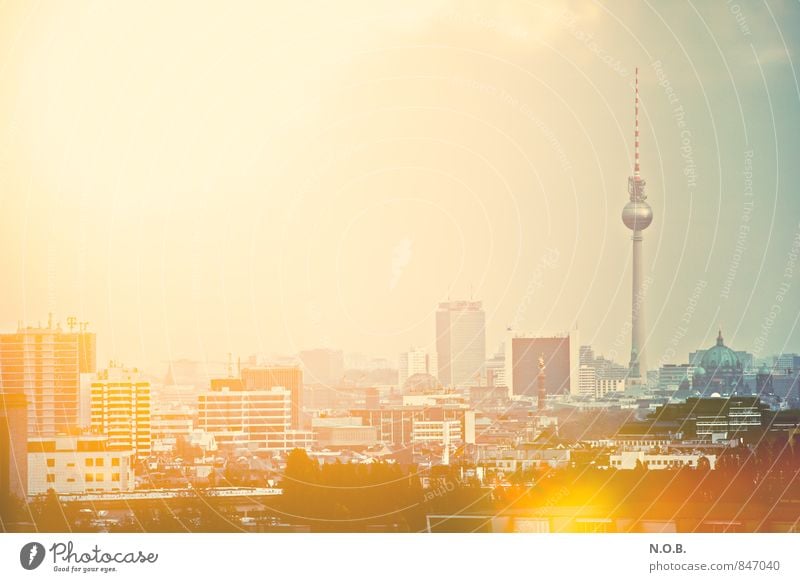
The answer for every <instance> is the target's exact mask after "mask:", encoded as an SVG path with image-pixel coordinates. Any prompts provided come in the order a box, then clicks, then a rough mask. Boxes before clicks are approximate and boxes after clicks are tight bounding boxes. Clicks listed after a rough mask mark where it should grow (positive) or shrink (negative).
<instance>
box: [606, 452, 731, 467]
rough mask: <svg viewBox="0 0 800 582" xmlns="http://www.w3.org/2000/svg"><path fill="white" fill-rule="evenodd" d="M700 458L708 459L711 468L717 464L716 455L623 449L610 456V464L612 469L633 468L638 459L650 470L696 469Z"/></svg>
mask: <svg viewBox="0 0 800 582" xmlns="http://www.w3.org/2000/svg"><path fill="white" fill-rule="evenodd" d="M700 459H706V460H708V463H709V466H710V468H711V469H714V468H715V466H716V464H717V456H716V455H703V454H701V453H692V454H687V453H647V452H644V451H623V452H619V453H615V454H613V455H610V456H609V466H610V467H611V468H612V469H621V470H631V469H635V468H636V462H637V461H638V462H640V463H641V464H642V466H643V467H644V468H645V469H649V470H650V471H658V470H661V469H674V468H679V467H684V466H685V467H691V468H692V469H696V468H697V465H698V463H699V462H700Z"/></svg>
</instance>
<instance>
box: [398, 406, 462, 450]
mask: <svg viewBox="0 0 800 582" xmlns="http://www.w3.org/2000/svg"><path fill="white" fill-rule="evenodd" d="M411 442H412V443H413V444H416V445H421V444H438V445H456V444H474V443H475V412H473V411H470V410H468V411H466V412H465V413H464V418H463V422H462V421H461V420H414V421H413V422H412V424H411Z"/></svg>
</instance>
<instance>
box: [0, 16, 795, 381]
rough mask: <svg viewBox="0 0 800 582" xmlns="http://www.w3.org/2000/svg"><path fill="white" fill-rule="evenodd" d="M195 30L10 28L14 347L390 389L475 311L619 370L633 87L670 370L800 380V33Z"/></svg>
mask: <svg viewBox="0 0 800 582" xmlns="http://www.w3.org/2000/svg"><path fill="white" fill-rule="evenodd" d="M203 4H204V3H197V2H149V3H140V2H136V3H133V2H129V3H124V4H123V3H116V2H107V1H98V2H70V3H54V2H39V3H33V2H22V1H18V2H3V3H2V4H0V73H1V74H2V83H0V209H1V211H2V228H1V229H0V245H2V252H1V253H0V272H1V273H2V276H3V279H2V281H3V282H2V287H1V289H2V302H0V328H2V329H3V330H4V331H8V330H13V329H15V328H16V325H17V321H18V320H25V321H26V322H28V323H30V324H36V323H37V321H39V320H41V321H43V322H44V321H46V319H47V313H48V312H49V311H52V312H54V314H55V317H56V318H57V319H61V320H63V319H65V318H66V316H67V315H71V314H76V315H78V316H80V317H81V318H83V319H86V320H88V321H90V322H91V328H92V329H93V330H95V331H97V332H98V334H99V338H98V345H99V357H100V358H101V361H102V360H105V359H108V358H112V357H113V358H116V359H120V360H123V361H125V362H126V363H128V364H130V365H145V366H156V365H157V364H158V363H159V362H162V361H163V360H166V359H168V358H176V357H192V358H198V359H206V358H207V359H210V360H223V359H225V357H226V356H225V354H226V353H227V352H232V353H233V354H235V355H236V354H239V355H242V356H246V355H248V354H251V353H255V352H257V353H261V354H273V353H293V352H296V351H297V350H298V349H302V348H307V347H315V346H323V345H327V346H336V347H341V348H343V349H345V350H346V351H360V352H365V353H369V354H375V355H385V356H389V357H392V358H394V357H396V354H397V352H399V351H400V350H402V349H404V348H407V347H408V346H409V345H411V344H416V345H423V346H429V347H432V346H433V343H434V328H433V326H434V316H433V314H434V311H435V308H436V304H437V302H438V301H441V300H445V299H446V298H447V297H448V296H449V297H451V298H461V297H468V296H469V295H470V293H471V294H472V296H473V297H474V298H476V299H482V300H483V301H484V304H485V307H486V310H487V321H488V326H489V327H488V331H487V336H488V337H487V339H488V345H487V350H488V352H489V353H492V352H493V351H494V350H495V348H496V346H497V344H498V342H499V341H500V340H501V339H502V337H503V334H504V330H505V329H506V328H507V327H508V326H509V325H513V327H515V328H516V329H528V330H550V331H557V330H562V329H566V328H569V327H572V326H574V325H575V324H576V323H577V325H578V326H579V329H580V333H581V340H582V342H584V343H591V344H593V345H594V346H595V348H596V349H597V350H598V351H601V352H605V353H611V354H612V355H613V354H616V355H617V359H618V360H620V361H622V362H627V358H628V352H629V349H630V345H629V341H630V338H629V333H628V332H627V328H626V327H625V321H626V318H627V317H629V311H630V294H631V290H630V248H631V244H630V232H629V231H627V230H626V229H625V227H624V226H623V224H622V222H621V220H620V211H621V209H622V206H623V205H624V204H625V202H626V200H627V191H626V181H627V176H628V175H629V174H630V173H631V170H630V168H631V165H632V151H633V147H632V141H633V131H632V126H633V119H632V115H633V103H632V102H633V92H632V83H633V70H634V68H635V67H636V66H637V65H638V66H639V67H640V92H641V99H642V121H641V123H642V137H641V153H642V173H643V175H644V177H645V178H646V179H647V180H648V190H647V191H648V194H649V201H650V202H651V204H652V205H653V209H654V213H655V219H654V221H653V225H652V226H651V227H650V228H649V229H648V230H647V231H646V233H645V241H644V245H645V265H646V277H647V280H648V282H649V283H648V284H649V286H648V290H647V297H646V318H647V325H648V330H649V338H648V360H649V364H650V366H651V367H654V366H655V365H657V363H658V361H659V360H664V361H671V362H673V363H680V362H683V361H685V360H686V354H687V352H688V351H690V350H693V349H696V348H698V347H702V346H706V345H708V344H711V343H713V339H714V337H715V336H716V329H717V326H718V324H721V325H722V327H723V330H724V333H725V336H726V341H727V343H728V344H729V345H731V346H732V347H734V348H735V349H747V350H751V351H753V350H755V351H756V352H760V353H761V354H762V355H767V354H771V353H773V352H779V351H800V337H798V331H797V330H798V314H799V313H800V258H798V256H797V255H798V251H800V248H799V247H800V239H797V238H796V237H799V236H800V193H799V192H798V188H797V184H798V183H799V182H800V163H798V159H797V158H798V153H799V152H800V144H799V143H798V140H800V138H799V137H798V136H800V115H798V113H799V112H800V89H798V80H797V73H796V69H795V67H794V65H795V64H796V63H798V62H800V53H798V34H800V7H799V6H798V4H797V3H796V2H773V1H769V2H744V1H739V2H738V3H734V2H728V3H726V2H713V3H712V2H697V3H691V2H687V3H684V2H658V3H655V2H643V3H638V2H636V3H634V2H627V1H619V2H602V3H601V2H574V3H572V4H571V5H570V8H569V10H568V11H566V12H565V9H564V8H563V6H564V4H563V3H560V2H559V3H556V2H534V1H530V2H528V1H508V2H500V1H497V0H487V1H486V2H478V1H471V2H449V1H440V2H435V1H430V0H420V1H416V2H408V1H406V2H402V3H399V2H375V1H373V0H370V1H364V2H336V3H333V2H326V3H319V4H309V3H291V2H280V3H278V2H271V3H270V2H253V3H243V2H232V3H224V4H223V3H208V5H205V6H204V5H203ZM746 170H747V171H750V170H751V173H752V179H751V181H750V179H749V177H748V176H746V174H745V171H746ZM751 203H752V204H751ZM793 241H795V242H794V246H793ZM782 285H783V286H782ZM787 285H788V287H787ZM773 306H777V308H776V307H773ZM682 320H683V321H682Z"/></svg>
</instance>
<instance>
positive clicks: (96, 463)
mask: <svg viewBox="0 0 800 582" xmlns="http://www.w3.org/2000/svg"><path fill="white" fill-rule="evenodd" d="M94 466H95V467H102V466H103V459H97V460H96V461H95V462H94Z"/></svg>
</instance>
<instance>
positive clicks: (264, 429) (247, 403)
mask: <svg viewBox="0 0 800 582" xmlns="http://www.w3.org/2000/svg"><path fill="white" fill-rule="evenodd" d="M230 384H231V385H221V386H219V387H218V388H214V389H211V390H209V391H208V392H206V393H205V394H202V395H200V398H199V400H198V418H197V425H198V428H201V429H203V430H205V431H207V432H209V433H211V434H213V435H214V438H215V440H216V443H217V446H218V447H220V448H229V449H234V450H236V449H242V448H246V449H250V450H259V449H261V450H265V449H266V450H271V451H287V450H292V449H294V448H308V447H310V446H311V444H312V443H313V433H312V432H311V431H305V430H293V429H292V428H291V421H292V393H291V390H288V389H286V388H283V387H280V386H276V387H273V388H269V389H266V390H244V389H241V388H238V389H237V388H236V387H235V386H236V385H238V383H235V382H231V383H230Z"/></svg>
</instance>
